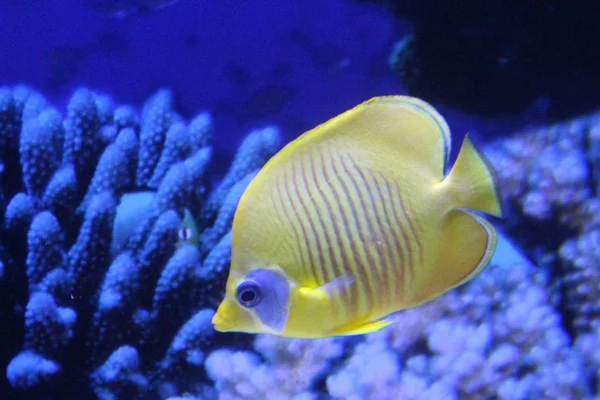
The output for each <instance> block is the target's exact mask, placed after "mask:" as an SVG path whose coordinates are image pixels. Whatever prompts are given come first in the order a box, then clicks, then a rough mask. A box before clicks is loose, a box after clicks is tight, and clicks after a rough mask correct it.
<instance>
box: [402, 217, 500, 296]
mask: <svg viewBox="0 0 600 400" xmlns="http://www.w3.org/2000/svg"><path fill="white" fill-rule="evenodd" d="M465 233H468V234H465ZM497 241H498V238H497V233H496V229H494V227H493V226H492V224H490V223H489V222H488V221H486V220H485V219H484V218H482V217H481V216H479V215H477V214H476V213H473V212H470V211H468V210H464V209H455V210H452V211H450V212H449V213H448V214H446V216H445V217H444V219H443V221H442V234H441V240H440V245H439V246H440V247H439V253H438V259H437V262H436V263H435V264H434V266H433V271H432V274H431V279H430V281H428V282H427V284H426V286H425V287H424V288H423V290H422V291H420V294H419V297H418V298H416V299H414V304H412V305H413V306H417V305H420V304H422V303H424V302H426V301H429V300H431V299H434V298H436V297H437V296H440V295H442V294H443V293H445V292H447V291H449V290H451V289H454V288H455V287H457V286H460V285H462V284H464V283H466V282H468V281H470V280H471V279H473V278H475V277H476V276H477V275H479V274H480V273H481V271H483V270H484V269H485V267H486V266H487V265H488V264H489V262H490V260H491V258H492V256H493V255H494V251H495V250H496V244H497Z"/></svg>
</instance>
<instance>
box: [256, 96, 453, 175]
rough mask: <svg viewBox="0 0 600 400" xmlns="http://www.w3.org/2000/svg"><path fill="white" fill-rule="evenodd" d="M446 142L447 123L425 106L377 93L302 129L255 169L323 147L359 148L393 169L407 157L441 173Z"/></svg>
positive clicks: (447, 151)
mask: <svg viewBox="0 0 600 400" xmlns="http://www.w3.org/2000/svg"><path fill="white" fill-rule="evenodd" d="M332 141H333V142H334V143H331V142H332ZM450 144H451V138H450V129H449V127H448V124H447V123H446V121H445V119H444V118H443V117H442V116H441V115H440V114H439V113H438V112H437V111H436V110H435V109H434V108H433V107H432V106H431V105H429V104H428V103H426V102H425V101H423V100H420V99H418V98H415V97H410V96H379V97H374V98H372V99H370V100H367V101H365V102H363V103H361V104H359V105H357V106H356V107H354V108H352V109H350V110H348V111H346V112H344V113H342V114H340V115H338V116H336V117H333V118H331V119H330V120H328V121H326V122H324V123H322V124H320V125H318V126H316V127H315V128H313V129H311V130H309V131H307V132H305V133H304V134H302V135H301V136H300V137H298V138H297V139H296V140H294V141H292V142H291V143H289V144H288V145H287V146H285V147H284V148H283V149H282V150H281V151H280V152H279V153H278V154H276V155H275V156H274V157H273V158H272V159H271V160H269V162H268V163H267V164H266V165H265V167H264V168H263V170H262V171H261V173H268V171H269V170H270V169H271V168H275V167H277V166H278V165H279V164H280V163H282V162H287V161H288V160H289V159H290V158H294V157H298V156H301V155H304V154H306V153H307V152H309V153H310V152H313V151H315V150H316V149H318V148H319V147H321V146H326V147H329V148H336V149H344V148H346V149H348V148H350V149H354V150H359V149H360V150H363V151H362V153H363V155H365V154H368V155H367V158H369V156H370V157H372V158H373V159H376V160H377V161H378V163H382V162H383V163H385V162H386V161H388V164H390V166H393V167H395V168H397V167H398V163H399V162H401V163H402V164H406V163H410V160H411V159H412V160H414V162H415V163H418V164H419V165H424V164H425V165H427V166H429V165H431V166H432V167H433V168H434V171H435V173H436V175H439V176H440V177H442V176H443V174H444V172H445V170H446V167H447V164H448V157H449V154H450ZM330 146H331V147H330ZM404 157H407V158H408V159H406V158H404ZM363 159H364V158H363ZM382 172H383V171H382Z"/></svg>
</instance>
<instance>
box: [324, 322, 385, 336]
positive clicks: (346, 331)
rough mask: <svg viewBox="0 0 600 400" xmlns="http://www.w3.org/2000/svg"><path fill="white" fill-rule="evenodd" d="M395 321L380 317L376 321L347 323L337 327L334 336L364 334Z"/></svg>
mask: <svg viewBox="0 0 600 400" xmlns="http://www.w3.org/2000/svg"><path fill="white" fill-rule="evenodd" d="M394 322H395V321H393V320H388V319H380V320H376V321H367V322H361V323H358V324H352V325H345V326H342V327H339V328H337V329H335V330H334V331H333V332H332V333H331V335H332V336H352V335H364V334H366V333H371V332H376V331H378V330H381V329H383V328H386V327H388V326H390V325H391V324H393V323H394Z"/></svg>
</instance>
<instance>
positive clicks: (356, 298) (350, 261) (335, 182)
mask: <svg viewBox="0 0 600 400" xmlns="http://www.w3.org/2000/svg"><path fill="white" fill-rule="evenodd" d="M327 159H328V161H329V162H328V163H327V165H325V166H324V168H323V173H324V175H325V179H326V180H327V182H330V183H331V185H329V188H330V190H331V194H332V195H333V197H334V198H335V201H336V203H337V204H338V207H337V208H336V209H337V211H338V212H339V216H340V219H341V221H342V224H343V227H344V233H345V234H346V236H347V237H349V238H350V240H349V241H348V244H345V243H344V241H343V240H340V248H341V250H342V253H341V254H342V260H343V265H344V267H345V268H344V269H346V270H347V269H350V273H351V275H352V277H353V279H354V281H355V282H354V286H355V287H356V288H357V289H358V290H352V291H351V293H352V294H354V295H353V296H351V303H350V304H351V309H350V310H348V311H349V313H350V314H351V315H352V317H356V316H357V315H358V313H359V307H360V296H361V294H360V293H361V292H362V293H364V291H365V287H364V286H365V282H364V279H363V277H362V276H361V275H360V269H359V268H358V266H357V263H358V262H359V259H358V255H357V254H356V249H355V248H354V246H353V243H352V238H353V235H351V234H350V235H348V234H347V233H349V232H350V231H351V230H352V228H351V226H350V224H349V222H348V216H347V215H346V212H345V211H344V207H343V206H342V201H343V199H342V198H341V196H340V193H339V192H338V191H337V190H336V189H335V188H336V187H337V186H339V180H340V177H339V176H337V174H336V173H335V169H334V168H333V163H334V162H335V160H333V159H332V157H331V156H328V157H327ZM323 161H324V162H325V160H323ZM329 168H331V172H332V173H333V176H332V174H330V171H328V169H329ZM331 211H332V213H334V212H335V211H334V209H333V208H331ZM351 253H352V254H351Z"/></svg>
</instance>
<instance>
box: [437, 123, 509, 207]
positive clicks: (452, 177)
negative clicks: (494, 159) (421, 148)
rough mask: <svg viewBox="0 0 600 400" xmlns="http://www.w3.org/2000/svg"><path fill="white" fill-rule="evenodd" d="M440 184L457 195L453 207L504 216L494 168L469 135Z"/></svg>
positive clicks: (466, 136)
mask: <svg viewBox="0 0 600 400" xmlns="http://www.w3.org/2000/svg"><path fill="white" fill-rule="evenodd" d="M442 183H443V184H444V186H446V188H447V189H448V190H449V191H450V192H451V193H452V194H453V195H454V196H455V198H456V204H455V206H454V207H452V208H468V209H472V210H477V211H481V212H484V213H486V214H490V215H493V216H496V217H502V216H503V214H504V210H503V203H502V196H501V194H500V185H499V183H498V179H497V178H496V174H495V172H494V169H493V168H492V166H491V165H490V163H489V161H488V160H487V158H486V157H485V156H484V155H483V153H481V152H480V151H479V150H478V149H477V148H476V147H475V145H474V144H473V142H472V141H471V138H470V137H469V135H468V134H467V135H465V139H464V141H463V143H462V147H461V148H460V151H459V153H458V157H457V158H456V162H455V163H454V166H453V167H452V170H451V171H450V173H449V174H448V175H447V176H446V178H445V179H444V180H443V181H442Z"/></svg>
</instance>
